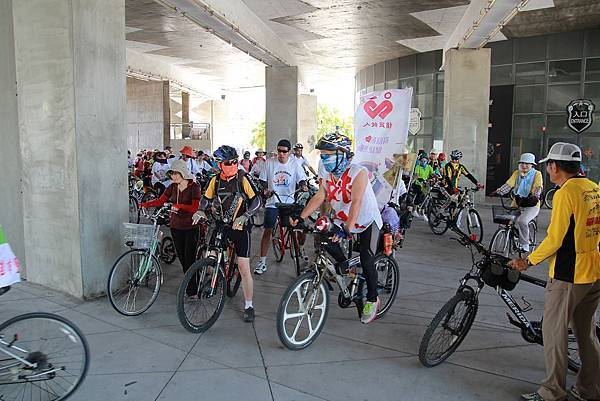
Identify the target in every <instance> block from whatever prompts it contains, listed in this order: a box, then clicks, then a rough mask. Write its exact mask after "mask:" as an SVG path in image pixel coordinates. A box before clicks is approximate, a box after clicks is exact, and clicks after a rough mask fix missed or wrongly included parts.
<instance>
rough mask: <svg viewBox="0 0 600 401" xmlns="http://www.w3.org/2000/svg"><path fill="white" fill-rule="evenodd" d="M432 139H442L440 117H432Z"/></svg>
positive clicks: (442, 132) (442, 121)
mask: <svg viewBox="0 0 600 401" xmlns="http://www.w3.org/2000/svg"><path fill="white" fill-rule="evenodd" d="M433 139H438V140H442V139H444V120H443V119H442V118H434V119H433ZM438 150H439V149H438Z"/></svg>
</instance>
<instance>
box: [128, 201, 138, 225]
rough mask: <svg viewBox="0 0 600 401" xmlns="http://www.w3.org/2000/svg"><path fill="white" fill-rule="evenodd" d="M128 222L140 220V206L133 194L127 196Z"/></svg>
mask: <svg viewBox="0 0 600 401" xmlns="http://www.w3.org/2000/svg"><path fill="white" fill-rule="evenodd" d="M129 222H130V223H136V224H138V223H139V222H140V208H139V204H138V201H137V199H136V198H135V196H129Z"/></svg>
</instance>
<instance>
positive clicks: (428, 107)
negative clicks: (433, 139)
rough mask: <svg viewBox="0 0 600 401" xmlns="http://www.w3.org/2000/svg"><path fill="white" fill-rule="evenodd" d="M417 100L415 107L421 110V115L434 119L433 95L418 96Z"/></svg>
mask: <svg viewBox="0 0 600 401" xmlns="http://www.w3.org/2000/svg"><path fill="white" fill-rule="evenodd" d="M416 100H417V101H416V106H415V107H418V108H419V110H421V115H422V116H423V117H433V95H432V94H425V95H417V96H416ZM430 134H431V132H430Z"/></svg>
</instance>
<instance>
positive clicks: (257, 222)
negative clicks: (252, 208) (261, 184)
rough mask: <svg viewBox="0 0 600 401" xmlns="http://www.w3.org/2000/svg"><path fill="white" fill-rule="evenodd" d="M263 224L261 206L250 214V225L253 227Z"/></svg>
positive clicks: (263, 217)
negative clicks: (253, 213)
mask: <svg viewBox="0 0 600 401" xmlns="http://www.w3.org/2000/svg"><path fill="white" fill-rule="evenodd" d="M263 224H265V208H264V207H261V208H260V209H258V212H256V214H255V215H254V216H252V225H253V226H254V227H262V226H263Z"/></svg>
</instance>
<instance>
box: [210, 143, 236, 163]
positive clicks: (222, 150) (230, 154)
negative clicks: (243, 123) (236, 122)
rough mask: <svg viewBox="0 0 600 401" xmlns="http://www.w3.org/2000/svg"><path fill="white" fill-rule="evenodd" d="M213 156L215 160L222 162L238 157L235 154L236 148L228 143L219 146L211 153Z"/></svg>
mask: <svg viewBox="0 0 600 401" xmlns="http://www.w3.org/2000/svg"><path fill="white" fill-rule="evenodd" d="M213 156H214V157H215V160H216V161H217V162H222V161H225V160H235V159H237V158H238V157H239V156H238V154H237V150H235V148H234V147H231V146H228V145H223V146H219V148H218V149H217V150H215V152H214V153H213Z"/></svg>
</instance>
